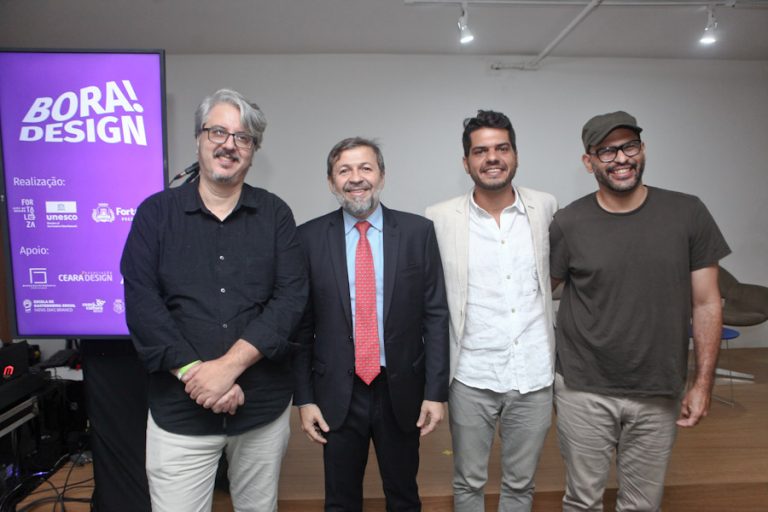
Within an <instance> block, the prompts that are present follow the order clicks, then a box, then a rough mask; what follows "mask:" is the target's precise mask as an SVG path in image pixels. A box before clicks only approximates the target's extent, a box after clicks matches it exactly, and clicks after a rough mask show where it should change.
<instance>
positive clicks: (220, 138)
mask: <svg viewBox="0 0 768 512" xmlns="http://www.w3.org/2000/svg"><path fill="white" fill-rule="evenodd" d="M203 131H204V132H206V133H207V134H208V140H209V141H211V142H213V143H214V144H224V143H225V142H227V139H228V138H229V137H230V135H231V136H232V139H233V140H234V141H235V146H237V147H239V148H243V149H250V148H252V147H253V143H254V139H253V135H251V134H250V133H245V132H237V133H232V132H228V131H227V130H225V129H224V128H222V127H221V126H211V127H210V128H203Z"/></svg>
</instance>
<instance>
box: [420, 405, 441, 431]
mask: <svg viewBox="0 0 768 512" xmlns="http://www.w3.org/2000/svg"><path fill="white" fill-rule="evenodd" d="M444 417H445V403H443V402H432V401H431V400H424V401H423V402H422V403H421V414H419V419H418V421H417V422H416V426H417V427H419V429H421V436H422V437H423V436H425V435H427V434H429V433H430V432H432V431H433V430H435V428H437V425H438V424H439V423H440V422H441V421H443V418H444Z"/></svg>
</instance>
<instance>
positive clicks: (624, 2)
mask: <svg viewBox="0 0 768 512" xmlns="http://www.w3.org/2000/svg"><path fill="white" fill-rule="evenodd" d="M588 1H589V0H403V3H404V4H405V5H439V4H443V5H461V4H462V3H467V4H474V5H487V6H499V7H503V6H510V5H512V6H515V5H525V6H533V7H537V6H538V7H561V6H570V5H585V4H587V3H588ZM737 4H738V5H737ZM602 5H604V6H611V7H699V6H708V5H711V6H714V7H747V8H748V7H755V8H758V9H765V8H766V7H768V5H766V0H669V1H664V0H604V1H603V2H602Z"/></svg>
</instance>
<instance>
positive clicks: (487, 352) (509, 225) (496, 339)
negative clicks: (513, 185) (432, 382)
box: [455, 190, 553, 393]
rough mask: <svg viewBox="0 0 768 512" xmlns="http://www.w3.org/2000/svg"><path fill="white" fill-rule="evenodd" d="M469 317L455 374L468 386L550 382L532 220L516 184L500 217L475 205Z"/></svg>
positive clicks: (532, 387)
mask: <svg viewBox="0 0 768 512" xmlns="http://www.w3.org/2000/svg"><path fill="white" fill-rule="evenodd" d="M467 276H468V290H467V308H466V323H465V326H464V333H463V336H462V338H461V346H462V350H461V353H460V355H459V362H458V367H457V370H456V376H455V378H456V379H458V380H459V381H460V382H462V383H463V384H466V385H467V386H470V387H474V388H479V389H489V390H491V391H495V392H499V393H506V392H508V391H512V390H516V391H519V392H520V393H528V392H531V391H536V390H538V389H542V388H544V387H546V386H549V385H550V383H551V376H552V371H553V369H552V360H551V357H550V347H549V342H548V338H547V319H546V312H545V308H544V294H543V293H542V290H541V289H540V287H539V280H538V275H537V271H536V261H535V253H534V250H533V241H532V238H531V226H530V223H529V222H528V217H527V215H526V212H525V206H524V205H523V203H522V201H520V194H519V193H518V192H517V190H515V202H514V203H513V204H512V205H511V206H508V207H507V208H505V209H504V210H503V211H502V213H501V217H500V225H497V224H496V220H495V219H494V218H493V216H492V215H490V214H489V213H488V212H486V211H485V210H483V209H482V208H480V207H479V206H478V205H477V203H476V202H475V200H474V197H473V198H472V200H471V201H470V207H469V268H468V272H467Z"/></svg>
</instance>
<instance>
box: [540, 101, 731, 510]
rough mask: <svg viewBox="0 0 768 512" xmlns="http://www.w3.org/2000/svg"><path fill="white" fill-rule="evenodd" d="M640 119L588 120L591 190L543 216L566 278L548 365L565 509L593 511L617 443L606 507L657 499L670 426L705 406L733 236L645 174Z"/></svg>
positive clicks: (645, 506) (634, 506)
mask: <svg viewBox="0 0 768 512" xmlns="http://www.w3.org/2000/svg"><path fill="white" fill-rule="evenodd" d="M641 132H642V129H641V128H640V127H639V126H638V125H637V120H636V119H635V118H634V117H633V116H631V115H629V114H628V113H626V112H622V111H619V112H612V113H609V114H603V115H598V116H595V117H593V118H592V119H590V120H589V121H587V123H586V124H585V125H584V128H583V130H582V140H583V142H584V151H585V154H584V155H583V156H582V162H583V163H584V167H586V169H587V172H589V173H591V174H593V175H594V176H595V179H596V180H597V186H598V189H597V192H595V193H591V194H589V195H587V196H585V197H582V198H581V199H578V200H576V201H574V202H573V203H571V204H570V205H569V206H567V207H566V208H564V209H562V210H560V211H559V212H558V213H556V214H555V217H554V219H553V221H552V225H551V226H550V246H551V253H550V255H551V270H550V271H551V277H552V284H553V287H554V286H556V285H557V284H559V283H560V282H562V281H564V282H565V287H564V290H563V295H562V301H561V304H560V309H559V311H558V317H557V332H556V354H557V359H556V376H555V408H556V411H557V417H558V418H557V429H558V437H559V442H560V451H561V453H562V455H563V459H564V460H565V465H566V491H565V497H564V498H563V510H564V511H573V510H602V497H603V491H604V490H605V481H606V478H607V476H608V471H609V467H610V464H611V457H612V456H613V454H614V452H615V454H616V466H617V468H616V469H617V471H616V475H617V479H618V486H619V489H618V496H617V504H616V508H617V510H644V511H655V510H659V507H660V506H661V498H662V494H663V490H664V475H665V472H666V469H667V462H668V460H669V455H670V453H671V450H672V445H673V443H674V440H675V435H676V430H677V428H676V427H677V426H679V427H693V426H695V425H696V424H697V423H698V422H699V421H700V420H701V419H702V418H703V417H704V416H706V415H707V412H708V410H709V403H710V398H711V391H712V384H713V381H714V369H715V363H716V360H717V354H718V350H719V345H720V333H721V326H722V318H721V304H720V294H719V291H718V286H717V269H718V261H719V260H720V259H721V258H723V257H725V256H726V255H727V254H728V253H729V252H730V249H729V248H728V245H727V243H726V242H725V239H724V238H723V236H722V234H721V233H720V230H719V229H718V227H717V225H716V224H715V221H714V220H713V218H712V216H711V215H710V213H709V212H708V211H707V208H706V207H705V206H704V204H703V203H702V202H701V201H700V200H699V199H698V198H697V197H694V196H692V195H688V194H683V193H680V192H673V191H669V190H663V189H660V188H655V187H650V186H647V185H645V184H643V171H644V168H645V144H644V143H643V141H642V139H641V138H640V133H641ZM691 328H692V332H693V344H694V352H695V359H696V367H695V373H694V375H693V379H692V381H691V382H692V383H691V385H690V387H689V388H688V389H687V390H686V372H687V361H688V340H689V329H691Z"/></svg>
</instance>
